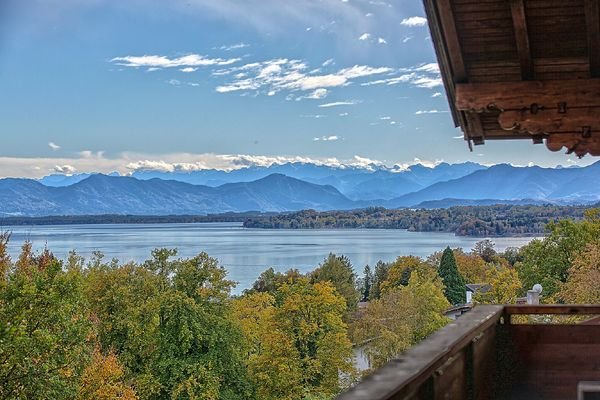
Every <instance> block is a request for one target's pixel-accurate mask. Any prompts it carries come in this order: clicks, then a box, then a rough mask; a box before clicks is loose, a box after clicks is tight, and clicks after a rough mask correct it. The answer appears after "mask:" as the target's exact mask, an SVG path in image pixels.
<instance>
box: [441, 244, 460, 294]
mask: <svg viewBox="0 0 600 400" xmlns="http://www.w3.org/2000/svg"><path fill="white" fill-rule="evenodd" d="M439 274H440V277H441V278H442V281H443V283H444V286H445V289H444V294H445V295H446V298H447V299H448V301H449V302H450V304H461V303H464V302H465V301H466V292H465V290H466V289H465V281H464V279H463V277H462V276H461V275H460V273H459V272H458V268H457V266H456V259H455V258H454V253H453V252H452V250H451V249H450V247H447V248H446V249H445V250H444V253H443V254H442V259H441V261H440V267H439Z"/></svg>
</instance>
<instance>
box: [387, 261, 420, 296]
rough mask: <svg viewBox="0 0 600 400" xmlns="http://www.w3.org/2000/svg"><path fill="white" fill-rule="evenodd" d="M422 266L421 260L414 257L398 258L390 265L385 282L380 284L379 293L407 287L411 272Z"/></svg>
mask: <svg viewBox="0 0 600 400" xmlns="http://www.w3.org/2000/svg"><path fill="white" fill-rule="evenodd" d="M422 264H423V260H422V259H421V258H419V257H415V256H402V257H398V258H397V259H396V261H394V262H393V263H392V264H390V266H389V269H388V272H387V276H386V279H385V281H384V282H383V283H382V284H381V291H382V292H383V293H385V292H386V291H387V290H390V289H391V288H394V287H398V286H406V285H408V281H409V279H410V275H411V272H412V271H413V270H415V269H417V268H418V267H419V266H421V265H422Z"/></svg>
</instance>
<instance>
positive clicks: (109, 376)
mask: <svg viewBox="0 0 600 400" xmlns="http://www.w3.org/2000/svg"><path fill="white" fill-rule="evenodd" d="M124 376H125V373H124V372H123V367H122V366H121V364H120V363H119V360H118V359H117V356H116V355H115V354H113V353H109V354H107V355H103V354H102V353H101V352H100V350H99V349H97V348H96V350H95V351H94V354H93V357H92V361H91V362H90V364H89V365H88V366H87V367H86V368H85V370H84V371H83V374H82V376H81V381H80V383H79V389H78V392H77V400H136V399H137V396H136V394H135V391H134V390H133V389H132V388H131V387H130V386H129V385H127V384H126V383H125V382H124Z"/></svg>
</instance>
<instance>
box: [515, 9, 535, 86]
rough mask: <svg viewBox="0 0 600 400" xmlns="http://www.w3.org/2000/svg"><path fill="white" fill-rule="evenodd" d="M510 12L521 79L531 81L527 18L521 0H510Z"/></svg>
mask: <svg viewBox="0 0 600 400" xmlns="http://www.w3.org/2000/svg"><path fill="white" fill-rule="evenodd" d="M510 11H511V14H512V20H513V28H514V31H515V40H516V44H517V53H518V54H519V62H520V64H521V77H522V79H523V80H532V79H533V75H534V69H533V60H532V58H531V47H530V45H529V33H528V30H527V16H526V15H525V5H524V3H523V0H510Z"/></svg>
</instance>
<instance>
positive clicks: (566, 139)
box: [546, 133, 600, 315]
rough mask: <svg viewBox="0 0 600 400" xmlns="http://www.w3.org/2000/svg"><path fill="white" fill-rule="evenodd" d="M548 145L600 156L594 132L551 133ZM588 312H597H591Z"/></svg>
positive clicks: (568, 151)
mask: <svg viewBox="0 0 600 400" xmlns="http://www.w3.org/2000/svg"><path fill="white" fill-rule="evenodd" d="M546 147H547V148H548V150H550V151H560V150H561V149H563V148H565V149H566V150H567V154H572V153H575V154H576V155H577V156H578V157H583V156H585V155H586V154H590V155H591V156H594V157H598V156H600V135H597V134H596V135H594V134H592V136H591V137H589V138H584V137H582V136H581V135H579V134H575V133H571V134H560V135H551V136H549V137H548V138H547V139H546ZM586 312H587V311H585V312H578V314H584V315H585V314H586ZM588 314H597V313H591V312H589V313H588Z"/></svg>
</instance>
